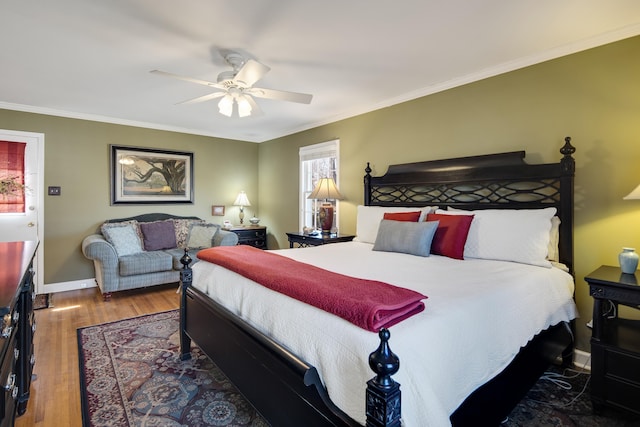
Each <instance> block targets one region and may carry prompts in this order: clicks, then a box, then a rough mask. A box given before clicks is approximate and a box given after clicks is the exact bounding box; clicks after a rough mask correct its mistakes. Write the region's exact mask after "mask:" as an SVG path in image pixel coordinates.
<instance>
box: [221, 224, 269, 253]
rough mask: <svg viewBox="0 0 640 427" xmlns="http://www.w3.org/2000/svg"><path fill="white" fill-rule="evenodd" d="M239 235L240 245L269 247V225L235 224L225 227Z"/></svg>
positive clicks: (260, 247)
mask: <svg viewBox="0 0 640 427" xmlns="http://www.w3.org/2000/svg"><path fill="white" fill-rule="evenodd" d="M223 230H227V231H232V232H234V233H236V234H237V235H238V244H239V245H249V246H253V247H256V248H258V249H267V227H264V226H262V225H234V226H233V227H228V228H223Z"/></svg>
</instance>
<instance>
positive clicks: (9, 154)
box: [0, 141, 27, 213]
mask: <svg viewBox="0 0 640 427" xmlns="http://www.w3.org/2000/svg"><path fill="white" fill-rule="evenodd" d="M26 146H27V144H25V143H23V142H10V141H0V213H24V208H25V202H24V196H25V195H24V150H25V147H26Z"/></svg>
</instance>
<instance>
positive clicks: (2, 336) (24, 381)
mask: <svg viewBox="0 0 640 427" xmlns="http://www.w3.org/2000/svg"><path fill="white" fill-rule="evenodd" d="M37 247H38V244H37V243H36V242H2V243H0V316H2V329H1V331H0V348H1V350H0V385H1V386H2V390H3V391H4V399H2V401H1V402H0V427H6V426H12V425H13V422H14V419H15V417H16V414H18V415H21V414H23V413H24V412H25V411H26V409H27V402H28V400H29V388H30V386H31V373H32V371H33V365H34V363H35V359H34V356H33V334H34V333H35V329H36V324H35V317H34V315H33V300H34V297H35V289H34V284H33V277H34V274H35V272H34V270H33V257H34V256H35V252H36V248H37Z"/></svg>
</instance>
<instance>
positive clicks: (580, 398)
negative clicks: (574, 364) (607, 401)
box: [502, 366, 640, 427]
mask: <svg viewBox="0 0 640 427" xmlns="http://www.w3.org/2000/svg"><path fill="white" fill-rule="evenodd" d="M589 385H590V376H589V371H584V370H573V369H568V370H561V369H560V368H559V367H556V366H552V367H550V368H549V371H548V372H547V373H546V374H545V375H543V376H542V377H541V378H540V379H539V380H538V382H537V383H536V384H535V385H534V386H533V387H532V388H531V390H529V393H528V394H527V396H526V397H525V398H524V399H522V401H520V403H519V404H518V406H516V408H515V409H514V410H513V411H512V412H511V414H509V418H508V419H507V421H506V422H504V423H503V424H502V426H503V427H520V426H536V427H537V426H544V427H638V426H640V415H632V414H628V413H626V412H619V411H616V410H614V409H609V408H607V409H605V410H603V411H602V413H601V414H598V415H594V413H593V409H592V406H591V398H590V393H591V390H590V388H589Z"/></svg>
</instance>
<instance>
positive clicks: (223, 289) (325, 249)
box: [193, 242, 577, 427]
mask: <svg viewBox="0 0 640 427" xmlns="http://www.w3.org/2000/svg"><path fill="white" fill-rule="evenodd" d="M371 248H372V245H370V244H367V243H360V242H348V243H338V244H332V245H324V246H318V247H314V248H305V249H287V250H279V251H274V252H276V253H279V254H281V255H284V256H288V257H290V258H293V259H296V260H299V261H302V262H306V263H309V264H314V265H317V266H319V267H322V268H326V269H331V270H333V271H336V272H339V273H342V274H347V275H351V276H355V277H361V278H365V279H375V280H380V281H383V282H387V283H392V284H395V285H397V286H401V287H405V288H409V289H414V290H416V291H418V292H421V293H423V294H425V295H427V296H428V297H429V298H428V299H427V300H426V301H425V303H426V309H425V311H423V312H422V313H420V314H418V315H416V316H413V317H411V318H409V319H407V320H405V321H403V322H401V323H400V324H398V325H395V326H393V327H392V328H391V329H390V330H391V339H390V341H389V343H390V347H391V349H392V350H393V352H394V353H396V354H397V355H398V356H399V358H400V370H399V372H398V373H397V374H396V375H394V379H395V380H397V381H398V382H400V384H401V392H402V418H403V423H404V425H405V426H408V427H424V426H434V427H441V426H445V425H449V416H450V414H451V413H452V412H453V411H454V410H455V409H456V408H457V407H458V406H459V405H460V404H461V403H462V402H463V401H464V399H465V398H466V397H467V396H468V395H469V394H470V393H471V392H473V391H474V390H475V389H476V388H477V387H478V386H479V385H481V384H483V383H485V382H486V381H488V380H490V379H491V378H493V377H494V376H495V375H496V374H497V373H499V372H500V371H501V370H502V369H503V368H504V367H505V366H506V365H508V364H509V362H511V360H512V359H513V358H514V357H515V355H516V354H517V353H518V351H519V350H520V347H522V346H524V345H526V344H527V342H528V341H529V340H530V339H531V338H532V337H533V336H534V335H536V334H537V333H538V332H540V331H542V330H544V329H546V328H547V327H549V326H551V325H555V324H557V323H559V322H561V321H569V320H571V319H573V318H575V317H576V316H577V311H576V307H575V304H574V302H573V299H572V295H573V287H574V283H573V278H572V277H571V276H570V275H569V274H567V273H565V272H563V271H561V270H560V269H557V268H544V267H536V266H530V265H524V264H517V263H511V262H503V261H486V260H480V259H469V260H464V261H460V260H454V259H450V258H445V257H441V256H435V255H432V256H430V257H427V258H423V257H418V256H412V255H404V254H398V253H388V252H374V251H372V250H371ZM193 274H194V287H196V288H198V289H200V290H202V291H204V292H205V293H207V294H208V295H209V296H210V297H211V298H213V299H214V300H216V301H218V302H219V303H221V304H222V305H223V306H225V307H226V308H228V309H229V310H231V311H232V312H234V313H236V314H238V315H239V316H241V317H242V318H244V319H245V320H247V321H248V322H249V323H250V324H252V325H253V326H255V327H256V328H258V329H259V330H261V331H263V332H264V333H266V334H268V335H270V336H271V337H273V338H274V339H275V340H276V341H278V342H280V343H281V344H283V345H285V346H286V347H287V348H289V349H290V350H291V351H292V352H293V353H295V354H296V355H298V356H300V357H301V358H302V359H304V360H305V361H307V362H308V363H310V364H311V365H313V366H315V367H316V368H317V369H318V372H319V373H320V375H321V377H322V380H323V382H324V383H325V385H326V387H327V390H328V392H329V395H330V397H331V399H332V400H333V402H334V403H335V404H336V405H338V406H339V407H340V408H341V409H342V410H343V411H344V412H346V413H347V414H348V415H350V416H351V417H352V418H353V419H355V420H357V421H358V422H360V423H362V424H364V422H365V410H364V406H365V384H366V381H368V380H369V379H371V378H372V377H373V372H372V371H371V370H370V369H369V366H368V360H367V359H368V355H369V353H371V352H372V351H373V350H375V349H376V347H377V346H378V343H379V340H378V336H377V334H375V333H372V332H368V331H365V330H363V329H361V328H359V327H357V326H354V325H352V324H351V323H349V322H347V321H345V320H343V319H341V318H339V317H336V316H334V315H331V314H328V313H326V312H324V311H322V310H319V309H317V308H315V307H312V306H309V305H307V304H303V303H300V302H298V301H296V300H293V299H291V298H289V297H287V296H284V295H281V294H278V293H276V292H273V291H271V290H269V289H266V288H264V287H262V286H260V285H258V284H256V283H254V282H251V281H249V280H247V279H245V278H243V277H241V276H239V275H237V274H236V273H233V272H231V271H228V270H225V269H223V268H221V267H218V266H216V265H213V264H210V263H207V262H198V263H196V264H195V265H194V267H193Z"/></svg>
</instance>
